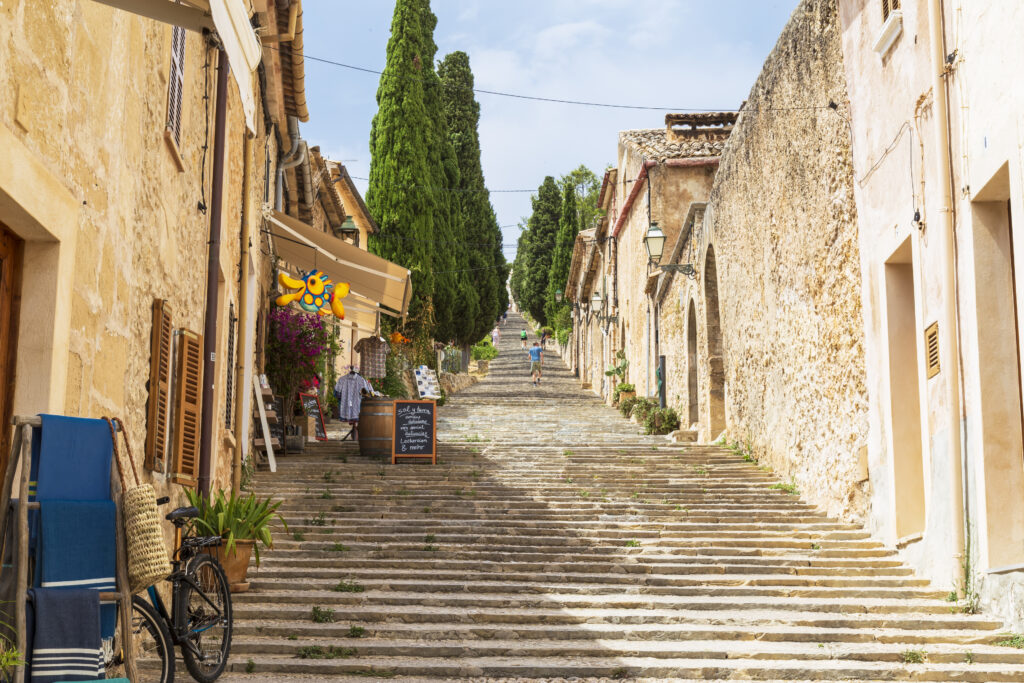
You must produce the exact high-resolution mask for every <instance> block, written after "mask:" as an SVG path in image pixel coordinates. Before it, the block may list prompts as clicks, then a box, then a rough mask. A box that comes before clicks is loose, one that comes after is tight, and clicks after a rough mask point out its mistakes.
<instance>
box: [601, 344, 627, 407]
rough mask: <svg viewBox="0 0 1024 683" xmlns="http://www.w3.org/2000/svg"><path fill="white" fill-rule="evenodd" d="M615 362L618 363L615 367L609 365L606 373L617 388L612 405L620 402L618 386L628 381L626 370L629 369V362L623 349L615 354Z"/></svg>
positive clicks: (614, 391) (613, 393)
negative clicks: (625, 380)
mask: <svg viewBox="0 0 1024 683" xmlns="http://www.w3.org/2000/svg"><path fill="white" fill-rule="evenodd" d="M615 360H616V361H618V362H617V363H616V364H615V365H609V366H608V369H607V370H605V371H604V374H605V376H606V377H611V378H612V381H613V382H614V386H615V387H616V389H614V390H613V391H612V397H611V398H612V405H614V404H615V403H616V402H617V401H618V385H619V384H621V383H622V380H624V379H626V368H628V367H629V361H628V360H626V352H625V351H623V350H622V349H619V350H618V351H616V352H615Z"/></svg>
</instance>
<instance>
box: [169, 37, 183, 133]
mask: <svg viewBox="0 0 1024 683" xmlns="http://www.w3.org/2000/svg"><path fill="white" fill-rule="evenodd" d="M184 82H185V29H183V28H181V27H180V26H175V27H174V31H173V33H172V34H171V71H170V77H169V78H168V84H167V130H169V131H171V134H172V135H173V136H174V144H176V145H181V97H182V86H183V84H184Z"/></svg>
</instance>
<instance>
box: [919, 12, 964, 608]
mask: <svg viewBox="0 0 1024 683" xmlns="http://www.w3.org/2000/svg"><path fill="white" fill-rule="evenodd" d="M928 18H929V24H930V31H931V43H932V54H931V57H932V59H931V67H932V96H933V98H934V101H935V139H936V140H937V141H938V145H939V150H938V155H939V163H937V164H936V165H935V167H936V170H937V171H938V174H939V177H938V182H937V185H936V186H937V187H938V189H939V192H941V193H942V194H941V198H942V200H941V203H940V205H939V216H938V219H939V225H940V229H941V231H942V235H941V239H942V245H943V249H944V252H943V264H942V265H943V268H942V291H943V293H944V294H945V296H944V301H943V308H942V313H943V325H941V326H940V333H941V334H942V337H943V341H944V342H945V343H944V344H943V353H942V367H944V368H946V393H947V397H946V400H947V402H948V406H949V408H948V409H949V414H948V415H947V421H948V423H949V482H950V489H951V491H950V494H951V498H950V501H949V502H950V513H951V516H952V518H953V519H952V520H951V521H952V529H951V531H952V533H953V559H954V562H955V563H956V565H957V567H958V569H957V575H958V576H959V582H958V583H959V586H958V590H959V591H960V594H961V596H963V592H964V589H965V588H966V586H967V580H968V579H969V577H968V576H966V574H965V572H964V568H965V566H964V565H965V562H964V559H965V558H966V553H967V551H968V549H967V548H966V547H965V541H964V538H965V533H964V491H963V482H964V477H963V452H962V446H961V441H960V423H961V405H960V382H959V367H960V365H959V360H958V359H959V340H958V339H957V334H958V329H957V310H956V309H957V300H956V259H955V252H954V250H955V248H956V245H955V244H954V239H955V236H954V232H953V230H954V225H953V189H952V175H953V174H952V168H951V166H952V162H951V160H950V156H949V112H948V109H947V96H946V52H945V40H944V33H945V31H944V30H943V25H942V7H941V4H940V0H928ZM942 328H944V329H942Z"/></svg>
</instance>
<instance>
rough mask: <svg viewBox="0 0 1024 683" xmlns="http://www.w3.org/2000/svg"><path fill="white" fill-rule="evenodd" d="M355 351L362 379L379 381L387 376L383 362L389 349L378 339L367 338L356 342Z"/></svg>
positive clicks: (386, 344)
mask: <svg viewBox="0 0 1024 683" xmlns="http://www.w3.org/2000/svg"><path fill="white" fill-rule="evenodd" d="M355 350H356V351H357V352H359V372H360V373H361V374H362V375H363V377H372V378H373V379H379V378H381V377H383V376H384V375H386V374H387V369H386V365H385V362H386V361H387V357H388V354H389V353H391V347H390V346H388V343H387V342H386V341H384V340H383V339H381V338H380V337H367V338H366V339H360V340H359V341H358V342H356V345H355Z"/></svg>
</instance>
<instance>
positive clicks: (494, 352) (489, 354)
mask: <svg viewBox="0 0 1024 683" xmlns="http://www.w3.org/2000/svg"><path fill="white" fill-rule="evenodd" d="M469 353H470V355H471V356H472V358H473V360H477V361H480V360H494V359H495V358H497V357H498V348H497V347H496V346H494V344H492V343H491V340H490V339H481V340H480V341H478V342H477V343H476V344H473V347H472V348H471V349H470V351H469Z"/></svg>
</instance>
